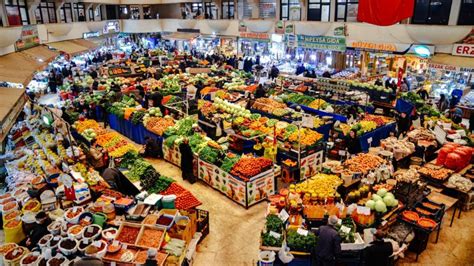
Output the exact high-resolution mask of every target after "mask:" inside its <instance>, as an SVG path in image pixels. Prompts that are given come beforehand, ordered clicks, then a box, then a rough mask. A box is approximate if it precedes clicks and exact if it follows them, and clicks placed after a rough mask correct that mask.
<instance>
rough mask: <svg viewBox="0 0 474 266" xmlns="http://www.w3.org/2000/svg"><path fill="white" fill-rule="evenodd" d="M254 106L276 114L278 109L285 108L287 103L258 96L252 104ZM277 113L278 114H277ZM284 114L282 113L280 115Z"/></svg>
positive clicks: (256, 108)
mask: <svg viewBox="0 0 474 266" xmlns="http://www.w3.org/2000/svg"><path fill="white" fill-rule="evenodd" d="M252 108H253V109H255V110H259V111H262V112H266V113H269V114H274V111H275V110H276V109H285V108H286V104H284V103H281V102H278V101H276V100H273V99H270V98H258V99H256V100H255V102H254V103H253V105H252ZM275 115H276V114H275ZM279 116H282V115H279Z"/></svg>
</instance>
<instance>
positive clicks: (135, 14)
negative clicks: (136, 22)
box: [130, 6, 140, 19]
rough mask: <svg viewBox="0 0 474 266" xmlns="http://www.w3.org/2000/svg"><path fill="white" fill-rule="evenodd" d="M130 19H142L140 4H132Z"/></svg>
mask: <svg viewBox="0 0 474 266" xmlns="http://www.w3.org/2000/svg"><path fill="white" fill-rule="evenodd" d="M130 19H140V7H139V6H130Z"/></svg>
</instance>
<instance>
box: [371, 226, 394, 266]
mask: <svg viewBox="0 0 474 266" xmlns="http://www.w3.org/2000/svg"><path fill="white" fill-rule="evenodd" d="M384 235H385V234H384V233H383V232H382V231H377V232H376V233H375V234H374V237H375V240H374V241H372V242H371V243H370V246H368V247H366V248H365V265H367V266H384V265H390V256H391V255H392V253H393V246H392V243H390V242H385V241H384V240H383V237H384Z"/></svg>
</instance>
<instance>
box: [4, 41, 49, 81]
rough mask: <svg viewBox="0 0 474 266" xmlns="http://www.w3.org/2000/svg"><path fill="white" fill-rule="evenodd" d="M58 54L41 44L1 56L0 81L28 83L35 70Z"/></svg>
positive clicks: (42, 66)
mask: <svg viewBox="0 0 474 266" xmlns="http://www.w3.org/2000/svg"><path fill="white" fill-rule="evenodd" d="M57 55H58V53H57V52H54V51H51V50H49V49H48V48H47V47H46V46H43V45H40V46H37V47H34V48H31V49H28V50H24V51H21V52H17V53H11V54H7V55H4V56H0V81H6V82H12V83H20V84H23V85H25V86H26V85H28V83H29V82H30V80H31V78H32V77H33V75H34V72H35V71H37V70H39V69H42V68H44V67H45V66H47V64H48V62H50V61H51V60H53V59H54V58H55V57H56V56H57Z"/></svg>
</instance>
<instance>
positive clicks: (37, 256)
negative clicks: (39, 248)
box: [20, 252, 43, 266]
mask: <svg viewBox="0 0 474 266" xmlns="http://www.w3.org/2000/svg"><path fill="white" fill-rule="evenodd" d="M29 257H31V259H34V260H32V261H30V262H29V263H27V260H29V259H28V258H29ZM33 257H34V258H33ZM42 258H43V256H41V254H40V253H39V252H33V253H30V254H27V255H26V256H24V257H23V258H22V259H21V261H20V265H21V266H35V265H38V264H39V261H40V260H41V259H42Z"/></svg>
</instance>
